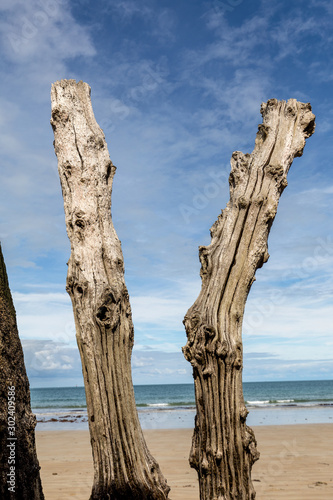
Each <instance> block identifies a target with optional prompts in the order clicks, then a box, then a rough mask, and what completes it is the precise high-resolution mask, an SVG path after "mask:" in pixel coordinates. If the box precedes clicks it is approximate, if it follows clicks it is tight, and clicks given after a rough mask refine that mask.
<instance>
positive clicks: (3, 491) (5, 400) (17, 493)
mask: <svg viewBox="0 0 333 500" xmlns="http://www.w3.org/2000/svg"><path fill="white" fill-rule="evenodd" d="M35 427H36V417H35V415H33V414H32V413H31V407H30V389H29V381H28V377H27V374H26V371H25V366H24V358H23V351H22V346H21V342H20V339H19V335H18V331H17V324H16V313H15V308H14V304H13V300H12V296H11V293H10V289H9V284H8V278H7V272H6V266H5V262H4V258H3V255H2V251H1V245H0V498H1V500H43V499H44V495H43V491H42V484H41V480H40V475H39V469H40V467H39V463H38V460H37V454H36V446H35Z"/></svg>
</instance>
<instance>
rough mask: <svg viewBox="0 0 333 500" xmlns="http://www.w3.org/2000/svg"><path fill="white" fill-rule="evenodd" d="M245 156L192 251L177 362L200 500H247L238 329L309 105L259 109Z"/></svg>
mask: <svg viewBox="0 0 333 500" xmlns="http://www.w3.org/2000/svg"><path fill="white" fill-rule="evenodd" d="M261 114H262V116H263V123H262V124H261V125H259V130H258V133H257V137H256V141H255V148H254V150H253V152H252V153H251V154H245V155H244V154H243V153H241V152H239V151H236V152H234V153H233V155H232V158H231V174H230V178H229V184H230V201H229V203H228V204H227V207H226V209H225V210H223V212H222V214H220V215H219V217H218V219H217V221H216V222H215V224H214V225H213V226H212V228H211V237H212V239H211V243H210V245H208V246H207V247H204V246H202V247H200V248H199V256H200V261H201V272H200V275H201V278H202V288H201V292H200V294H199V297H198V298H197V300H196V301H195V303H194V304H193V306H192V307H191V308H190V309H189V310H188V312H187V313H186V316H185V319H184V325H185V328H186V333H187V339H188V340H187V344H186V346H185V347H184V348H183V353H184V356H185V358H186V359H187V360H188V361H190V363H191V364H192V366H193V376H194V382H195V394H196V407H197V415H196V421H195V430H194V435H193V441H192V449H191V453H190V464H191V466H192V467H193V468H195V469H196V470H197V472H198V476H199V485H200V498H201V500H212V499H216V500H218V499H219V500H235V499H237V500H240V499H242V500H248V499H253V498H255V491H254V489H253V485H252V481H251V468H252V465H253V463H254V462H255V460H257V459H258V458H259V453H258V452H257V449H256V440H255V437H254V433H253V431H252V429H250V428H249V427H248V426H247V425H246V424H245V420H246V416H247V413H248V411H247V409H246V407H245V404H244V398H243V390H242V358H243V353H242V332H241V330H242V321H243V315H244V308H245V302H246V299H247V295H248V293H249V290H250V288H251V285H252V283H253V281H254V280H255V277H254V276H255V272H256V270H257V269H258V268H259V267H261V266H262V265H263V264H264V263H265V262H266V261H267V259H268V257H269V255H268V251H267V239H268V234H269V231H270V228H271V225H272V223H273V220H274V217H275V214H276V211H277V206H278V202H279V198H280V195H281V193H282V191H283V190H284V188H285V187H286V186H287V173H288V170H289V168H290V166H291V164H292V161H293V159H294V158H295V157H296V156H301V155H302V153H303V148H304V146H305V139H306V138H308V137H310V136H311V135H312V134H313V132H314V120H315V116H314V115H313V114H312V112H311V106H310V104H303V103H300V102H297V101H296V100H295V99H290V100H289V101H288V102H285V101H280V102H279V101H277V100H276V99H271V100H269V101H268V102H267V103H266V104H262V106H261Z"/></svg>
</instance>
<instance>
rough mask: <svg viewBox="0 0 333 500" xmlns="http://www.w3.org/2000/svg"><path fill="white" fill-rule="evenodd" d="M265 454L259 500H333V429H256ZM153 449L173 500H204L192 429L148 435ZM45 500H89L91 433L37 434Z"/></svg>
mask: <svg viewBox="0 0 333 500" xmlns="http://www.w3.org/2000/svg"><path fill="white" fill-rule="evenodd" d="M254 430H255V434H256V437H257V441H258V449H259V451H260V453H261V457H260V460H259V461H258V462H257V463H256V464H255V465H254V468H253V475H252V477H253V480H254V484H255V488H256V491H257V498H258V499H259V500H261V499H262V500H264V499H265V500H275V499H284V500H306V499H309V500H310V499H311V500H313V499H316V500H317V499H318V500H324V499H325V500H329V499H331V498H333V425H332V424H304V425H281V426H260V427H256V428H254ZM144 434H145V437H146V440H147V443H148V446H149V449H150V451H151V452H152V454H153V455H154V457H155V458H156V459H157V460H158V462H159V464H160V466H161V469H162V471H163V474H164V475H165V477H166V478H167V480H168V484H169V485H170V487H171V492H170V495H169V496H170V499H172V500H198V498H199V494H198V486H197V475H196V472H195V471H194V470H192V469H190V467H189V465H188V454H189V450H190V445H191V437H192V430H191V429H170V430H169V429H168V430H148V431H145V432H144ZM36 440H37V450H38V458H39V461H40V465H41V475H42V482H43V489H44V494H45V498H46V499H47V500H63V499H64V498H66V499H67V498H75V499H77V500H81V499H82V500H87V498H89V494H90V491H91V485H92V477H93V470H92V458H91V451H90V443H89V433H88V431H82V430H81V431H80V430H75V431H37V432H36Z"/></svg>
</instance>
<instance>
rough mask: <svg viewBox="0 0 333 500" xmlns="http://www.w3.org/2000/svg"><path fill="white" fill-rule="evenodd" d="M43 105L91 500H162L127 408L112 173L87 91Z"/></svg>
mask: <svg viewBox="0 0 333 500" xmlns="http://www.w3.org/2000/svg"><path fill="white" fill-rule="evenodd" d="M51 100H52V119H51V124H52V127H53V131H54V137H55V143H54V144H55V152H56V155H57V157H58V169H59V175H60V180H61V187H62V193H63V198H64V206H65V216H66V227H67V234H68V237H69V239H70V242H71V256H70V259H69V262H68V275H67V287H66V289H67V291H68V293H69V295H70V297H71V299H72V304H73V310H74V318H75V325H76V337H77V342H78V346H79V350H80V354H81V361H82V368H83V376H84V383H85V391H86V399H87V409H88V418H89V429H90V436H91V445H92V453H93V461H94V484H93V488H92V493H91V500H97V499H102V498H105V499H106V498H113V499H114V500H120V499H124V500H125V499H126V500H127V499H129V498H131V499H137V500H143V499H145V500H164V499H165V498H167V496H168V491H169V487H168V486H167V484H166V481H165V479H164V477H163V476H162V474H161V472H160V469H159V466H158V464H157V462H156V461H155V460H154V458H153V457H152V456H151V455H150V453H149V451H148V449H147V446H146V443H145V440H144V437H143V434H142V430H141V427H140V423H139V419H138V414H137V410H136V406H135V399H134V390H133V384H132V376H131V352H132V347H133V323H132V315H131V308H130V303H129V296H128V292H127V289H126V285H125V280H124V263H123V255H122V251H121V244H120V241H119V239H118V237H117V234H116V232H115V229H114V227H113V224H112V219H111V190H112V181H113V176H114V173H115V171H116V168H115V166H114V165H113V164H112V162H111V161H110V157H109V153H108V149H107V145H106V142H105V137H104V134H103V131H102V130H101V129H100V127H99V126H98V125H97V123H96V120H95V117H94V114H93V110H92V106H91V101H90V87H89V85H87V84H86V83H84V82H82V81H80V82H78V83H76V81H75V80H61V81H58V82H56V83H54V84H53V86H52V91H51Z"/></svg>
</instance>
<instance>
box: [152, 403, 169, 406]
mask: <svg viewBox="0 0 333 500" xmlns="http://www.w3.org/2000/svg"><path fill="white" fill-rule="evenodd" d="M148 406H169V403H150V404H149V405H148Z"/></svg>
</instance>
